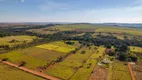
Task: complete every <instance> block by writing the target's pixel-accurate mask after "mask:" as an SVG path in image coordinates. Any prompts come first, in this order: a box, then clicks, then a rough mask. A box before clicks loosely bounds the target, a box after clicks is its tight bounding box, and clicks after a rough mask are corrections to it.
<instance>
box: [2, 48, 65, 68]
mask: <svg viewBox="0 0 142 80" xmlns="http://www.w3.org/2000/svg"><path fill="white" fill-rule="evenodd" d="M63 55H65V54H64V53H61V52H55V51H50V50H47V49H41V48H37V47H31V48H26V49H22V50H15V51H12V52H9V53H5V54H1V55H0V58H8V59H9V61H10V62H13V63H16V64H19V63H20V62H21V61H25V62H26V65H25V66H26V67H28V68H31V69H36V68H37V67H43V66H45V65H48V64H49V63H50V62H51V61H55V60H56V59H57V58H58V57H60V56H63Z"/></svg>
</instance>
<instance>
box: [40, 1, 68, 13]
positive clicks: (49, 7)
mask: <svg viewBox="0 0 142 80" xmlns="http://www.w3.org/2000/svg"><path fill="white" fill-rule="evenodd" d="M67 6H68V5H67V4H65V3H57V2H54V1H50V0H47V1H46V2H45V3H44V4H41V5H40V6H39V9H40V10H42V11H55V10H65V9H68V8H67Z"/></svg>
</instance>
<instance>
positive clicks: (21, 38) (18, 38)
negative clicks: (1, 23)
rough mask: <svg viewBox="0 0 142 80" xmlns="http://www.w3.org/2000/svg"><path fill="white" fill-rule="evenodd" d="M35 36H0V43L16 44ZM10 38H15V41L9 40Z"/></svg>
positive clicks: (29, 40)
mask: <svg viewBox="0 0 142 80" xmlns="http://www.w3.org/2000/svg"><path fill="white" fill-rule="evenodd" d="M35 38H37V37H35V36H25V35H22V36H8V37H3V38H0V45H10V46H12V45H16V44H21V43H23V42H31V41H32V40H33V39H35ZM12 40H15V42H10V41H12Z"/></svg>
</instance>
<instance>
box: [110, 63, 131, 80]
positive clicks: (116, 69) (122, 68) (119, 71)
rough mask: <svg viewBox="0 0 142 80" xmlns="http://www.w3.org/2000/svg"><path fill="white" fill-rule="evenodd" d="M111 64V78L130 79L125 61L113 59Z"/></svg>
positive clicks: (118, 79) (113, 79) (115, 79)
mask: <svg viewBox="0 0 142 80" xmlns="http://www.w3.org/2000/svg"><path fill="white" fill-rule="evenodd" d="M112 65H113V68H112V71H113V72H112V73H113V75H112V80H132V79H131V75H130V72H129V69H128V67H127V64H126V63H124V62H120V61H114V62H113V64H112ZM118 65H119V66H118Z"/></svg>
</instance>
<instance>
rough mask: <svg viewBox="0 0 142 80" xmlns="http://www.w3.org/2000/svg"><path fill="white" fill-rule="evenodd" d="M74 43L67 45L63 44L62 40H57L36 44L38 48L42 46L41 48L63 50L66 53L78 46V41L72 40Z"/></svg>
mask: <svg viewBox="0 0 142 80" xmlns="http://www.w3.org/2000/svg"><path fill="white" fill-rule="evenodd" d="M74 42H75V45H67V44H65V42H64V41H57V42H51V43H49V44H43V45H39V46H36V47H38V48H43V49H48V50H53V51H58V52H64V53H68V52H70V51H73V50H75V49H76V48H77V47H78V45H77V44H78V42H77V41H74Z"/></svg>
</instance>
